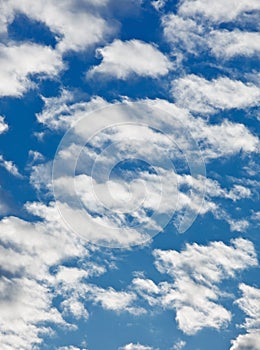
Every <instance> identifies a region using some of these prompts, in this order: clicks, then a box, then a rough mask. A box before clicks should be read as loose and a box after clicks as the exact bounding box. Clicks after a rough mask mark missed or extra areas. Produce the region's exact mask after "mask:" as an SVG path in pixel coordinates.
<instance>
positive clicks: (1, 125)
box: [0, 116, 8, 134]
mask: <svg viewBox="0 0 260 350" xmlns="http://www.w3.org/2000/svg"><path fill="white" fill-rule="evenodd" d="M7 130H8V124H6V122H5V119H4V117H2V116H0V134H3V133H4V132H6V131H7Z"/></svg>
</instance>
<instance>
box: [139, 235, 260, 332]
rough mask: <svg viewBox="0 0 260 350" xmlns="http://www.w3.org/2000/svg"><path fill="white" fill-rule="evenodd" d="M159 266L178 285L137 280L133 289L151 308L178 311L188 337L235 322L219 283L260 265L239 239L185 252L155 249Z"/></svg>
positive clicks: (248, 244) (194, 246)
mask: <svg viewBox="0 0 260 350" xmlns="http://www.w3.org/2000/svg"><path fill="white" fill-rule="evenodd" d="M154 257H155V266H156V267H157V269H158V270H159V272H161V273H162V274H168V275H170V276H171V277H172V278H173V280H174V282H172V283H170V282H161V283H159V284H158V285H157V286H156V285H155V284H154V282H153V281H151V280H143V281H142V279H140V278H138V279H134V280H133V289H134V290H135V291H137V292H138V293H139V295H140V296H141V297H142V298H145V299H146V300H147V301H148V303H149V304H150V305H153V306H155V305H158V306H160V307H161V306H163V307H164V308H167V309H175V311H176V321H177V323H178V325H179V328H180V329H181V330H182V331H183V332H184V333H186V334H189V335H192V334H196V333H197V332H198V331H200V330H201V329H203V328H205V327H210V328H215V329H220V328H222V327H223V326H225V325H227V324H228V323H229V322H230V320H231V313H230V312H229V311H228V310H227V309H225V308H224V307H223V306H222V305H221V304H219V302H218V301H219V299H220V298H223V297H227V296H228V295H227V294H225V292H224V290H223V289H221V290H220V289H219V287H218V284H219V283H220V282H221V281H222V280H224V279H227V278H234V277H235V274H236V272H238V271H242V270H244V269H246V268H249V267H251V266H257V264H258V262H257V258H256V252H255V250H254V246H253V244H252V243H251V242H250V241H248V240H245V239H242V238H237V239H234V240H232V241H231V245H226V244H224V243H223V242H211V243H210V244H209V245H208V246H202V245H198V244H196V243H194V244H187V245H186V248H185V249H184V250H182V251H181V252H177V251H175V250H168V251H165V250H155V251H154Z"/></svg>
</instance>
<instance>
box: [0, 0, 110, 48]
mask: <svg viewBox="0 0 260 350" xmlns="http://www.w3.org/2000/svg"><path fill="white" fill-rule="evenodd" d="M105 3H106V1H102V0H100V1H92V0H89V1H78V2H77V4H76V3H75V2H74V1H72V0H68V1H59V2H57V1H53V0H47V1H45V0H44V1H43V0H41V1H37V2H35V1H33V0H22V1H19V2H17V1H15V0H8V1H6V2H5V4H4V11H3V13H2V16H1V17H2V18H1V22H2V30H6V26H7V24H8V23H11V22H12V21H13V19H14V17H15V15H16V14H17V13H23V14H25V15H26V16H28V17H29V18H30V19H33V20H37V21H39V22H43V23H44V24H45V25H46V26H47V27H49V28H50V30H51V31H52V33H53V34H54V35H55V36H56V39H57V41H58V44H57V47H56V48H57V50H58V51H59V52H61V53H63V52H65V51H68V50H76V51H78V50H84V49H86V48H87V47H89V46H90V45H93V44H96V43H98V42H100V41H102V40H103V38H104V37H105V36H106V35H107V34H108V33H111V27H110V26H109V25H108V23H107V22H106V21H105V20H104V19H103V18H102V17H101V16H100V15H99V14H98V11H96V10H95V7H96V6H101V5H105ZM91 6H92V7H93V6H94V9H92V10H93V11H91Z"/></svg>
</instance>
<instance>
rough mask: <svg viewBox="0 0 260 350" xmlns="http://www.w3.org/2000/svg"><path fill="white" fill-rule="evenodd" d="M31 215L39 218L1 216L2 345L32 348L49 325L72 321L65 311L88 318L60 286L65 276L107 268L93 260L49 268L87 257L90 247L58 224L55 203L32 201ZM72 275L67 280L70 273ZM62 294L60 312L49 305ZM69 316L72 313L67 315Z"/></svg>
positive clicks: (74, 279)
mask: <svg viewBox="0 0 260 350" xmlns="http://www.w3.org/2000/svg"><path fill="white" fill-rule="evenodd" d="M27 209H28V210H29V212H30V214H32V215H36V216H38V217H40V218H41V219H42V221H41V220H38V221H34V222H27V221H25V220H22V219H19V218H17V217H6V218H4V219H2V220H1V221H0V231H1V244H0V265H1V271H3V274H4V276H5V274H6V276H8V277H4V276H2V278H1V279H0V307H1V322H0V343H1V347H2V348H3V349H6V350H7V349H8V350H11V349H12V350H13V349H17V350H18V349H19V350H20V349H21V350H28V349H31V348H32V347H33V346H34V344H40V343H41V342H42V337H43V336H44V335H46V336H48V335H50V332H52V331H51V330H50V328H49V326H51V324H53V323H55V324H57V325H62V326H63V327H64V326H65V327H69V328H71V327H72V326H71V325H69V324H67V323H66V322H65V320H64V317H66V315H68V314H69V315H70V316H73V318H74V319H77V318H79V317H85V318H87V317H88V312H87V310H86V309H85V307H84V305H83V304H82V302H81V301H80V300H79V299H78V298H73V296H72V295H67V294H66V291H65V292H64V290H63V289H62V288H60V286H61V284H62V283H63V281H64V279H65V280H66V281H67V283H69V284H70V281H72V282H73V285H77V283H76V282H77V281H79V280H80V279H82V278H88V277H89V276H92V275H99V274H102V273H104V272H105V268H104V267H103V266H98V265H97V264H95V263H92V262H91V261H89V262H88V264H87V265H86V266H85V269H83V270H78V269H73V268H72V269H71V270H70V271H69V272H70V274H69V273H68V271H67V269H68V268H66V267H62V266H60V267H59V269H58V271H56V272H55V269H54V273H50V268H51V267H56V266H57V265H59V264H62V263H63V262H64V261H65V260H66V259H70V258H79V259H80V258H85V259H87V261H88V259H89V254H90V253H89V250H88V249H86V247H85V246H84V244H83V243H82V242H81V241H80V240H79V239H78V238H77V237H75V236H74V235H73V233H72V232H70V231H69V230H67V229H66V227H63V226H62V223H61V222H60V217H59V214H58V212H57V210H56V208H55V207H52V206H49V207H48V206H44V205H42V204H39V203H38V204H37V203H31V204H30V205H29V204H28V205H27ZM68 276H69V277H70V279H69V278H68ZM57 295H59V296H60V297H61V298H62V301H63V303H62V302H61V304H60V308H61V309H63V312H62V313H61V312H60V311H59V310H58V309H56V308H55V307H54V306H53V305H52V302H53V298H54V297H55V296H57ZM70 320H71V318H70Z"/></svg>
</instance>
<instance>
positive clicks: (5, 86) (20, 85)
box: [0, 43, 64, 96]
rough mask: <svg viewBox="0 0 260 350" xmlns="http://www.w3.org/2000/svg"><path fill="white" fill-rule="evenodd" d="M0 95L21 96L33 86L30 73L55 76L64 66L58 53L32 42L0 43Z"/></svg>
mask: <svg viewBox="0 0 260 350" xmlns="http://www.w3.org/2000/svg"><path fill="white" fill-rule="evenodd" d="M0 67H1V68H0V74H1V80H0V96H21V95H22V94H23V93H24V92H25V91H26V90H28V89H29V88H31V87H33V86H34V84H33V82H32V81H31V80H30V75H33V74H41V75H42V76H51V77H53V76H56V75H57V74H58V73H59V71H60V70H61V69H62V68H63V67H64V65H63V63H62V60H61V57H60V55H59V54H58V53H57V52H56V51H55V50H53V49H51V48H50V47H47V46H41V45H37V44H32V43H23V44H12V45H11V44H9V45H7V46H6V45H3V44H1V45H0Z"/></svg>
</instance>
